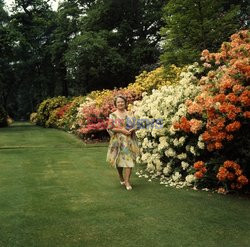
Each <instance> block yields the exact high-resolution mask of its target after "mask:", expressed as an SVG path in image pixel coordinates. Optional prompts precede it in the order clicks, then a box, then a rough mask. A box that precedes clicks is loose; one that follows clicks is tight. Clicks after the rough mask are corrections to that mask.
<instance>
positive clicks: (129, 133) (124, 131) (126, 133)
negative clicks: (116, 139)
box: [122, 128, 131, 136]
mask: <svg viewBox="0 0 250 247" xmlns="http://www.w3.org/2000/svg"><path fill="white" fill-rule="evenodd" d="M122 134H124V135H126V136H129V135H131V132H130V131H129V130H126V129H125V128H123V129H122Z"/></svg>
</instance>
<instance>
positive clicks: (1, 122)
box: [0, 105, 8, 127]
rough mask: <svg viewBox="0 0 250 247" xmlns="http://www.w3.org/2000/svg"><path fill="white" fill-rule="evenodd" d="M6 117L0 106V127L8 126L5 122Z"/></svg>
mask: <svg viewBox="0 0 250 247" xmlns="http://www.w3.org/2000/svg"><path fill="white" fill-rule="evenodd" d="M7 118H8V115H7V112H6V111H5V109H4V108H3V106H1V105H0V127H6V126H7V125H8V121H7Z"/></svg>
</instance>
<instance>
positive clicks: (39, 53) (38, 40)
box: [8, 0, 55, 118]
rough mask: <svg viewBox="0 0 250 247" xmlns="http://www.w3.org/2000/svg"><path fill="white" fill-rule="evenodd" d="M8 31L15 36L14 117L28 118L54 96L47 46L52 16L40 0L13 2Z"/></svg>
mask: <svg viewBox="0 0 250 247" xmlns="http://www.w3.org/2000/svg"><path fill="white" fill-rule="evenodd" d="M13 11H14V12H13V14H12V15H11V16H10V21H9V24H8V28H9V30H10V32H11V34H12V36H13V37H14V40H13V44H14V45H13V47H12V50H13V57H12V70H13V72H14V74H15V78H14V81H13V82H12V83H14V84H15V90H14V91H13V95H12V96H11V97H12V102H11V103H12V105H13V104H14V108H15V109H14V110H13V111H15V112H16V116H15V117H16V118H27V117H29V114H30V113H31V111H34V110H35V108H36V105H37V104H38V102H40V101H41V100H43V99H44V98H46V97H48V96H53V94H54V83H53V82H54V81H55V80H54V77H55V76H54V68H53V65H52V63H51V55H50V53H49V50H48V47H49V44H50V42H51V32H52V31H53V28H54V23H53V20H54V13H53V12H52V11H51V9H50V7H49V5H48V4H47V3H46V2H45V1H42V0H35V1H30V0H16V1H15V6H14V8H13Z"/></svg>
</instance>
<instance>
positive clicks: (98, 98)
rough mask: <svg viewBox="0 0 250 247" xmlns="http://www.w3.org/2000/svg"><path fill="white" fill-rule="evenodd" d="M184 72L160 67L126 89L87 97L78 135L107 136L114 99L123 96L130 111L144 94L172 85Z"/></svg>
mask: <svg viewBox="0 0 250 247" xmlns="http://www.w3.org/2000/svg"><path fill="white" fill-rule="evenodd" d="M182 70H185V68H184V69H180V68H177V67H175V66H171V67H170V68H169V69H168V71H167V72H166V71H165V70H164V68H163V67H159V68H157V69H155V70H153V71H151V72H143V73H141V74H140V75H139V76H137V77H136V81H135V82H134V83H131V84H129V85H128V87H126V88H120V89H114V90H102V91H93V92H91V93H90V94H89V95H87V100H86V102H84V103H83V104H82V105H81V106H80V107H79V111H78V115H77V119H78V121H77V123H78V125H79V126H80V127H79V129H78V130H77V133H78V134H79V135H80V136H81V137H88V136H89V135H90V137H91V136H92V137H93V136H96V135H94V133H98V135H97V136H100V135H104V136H105V135H107V132H106V124H107V118H108V116H109V114H110V113H111V112H113V111H114V110H115V107H114V98H115V96H116V95H118V94H122V95H124V96H125V97H126V98H127V101H128V105H129V109H130V106H131V104H132V103H133V102H134V101H136V100H140V99H141V97H142V93H143V92H148V93H151V92H152V90H153V88H160V87H162V86H163V85H171V84H174V83H176V82H177V81H178V80H179V76H180V73H181V71H182Z"/></svg>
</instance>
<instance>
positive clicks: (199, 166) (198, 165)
mask: <svg viewBox="0 0 250 247" xmlns="http://www.w3.org/2000/svg"><path fill="white" fill-rule="evenodd" d="M194 169H195V170H197V171H196V172H195V174H194V176H195V177H196V178H198V179H200V178H203V176H204V174H205V173H206V172H207V168H206V167H205V163H204V162H203V161H197V162H195V163H194Z"/></svg>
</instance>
